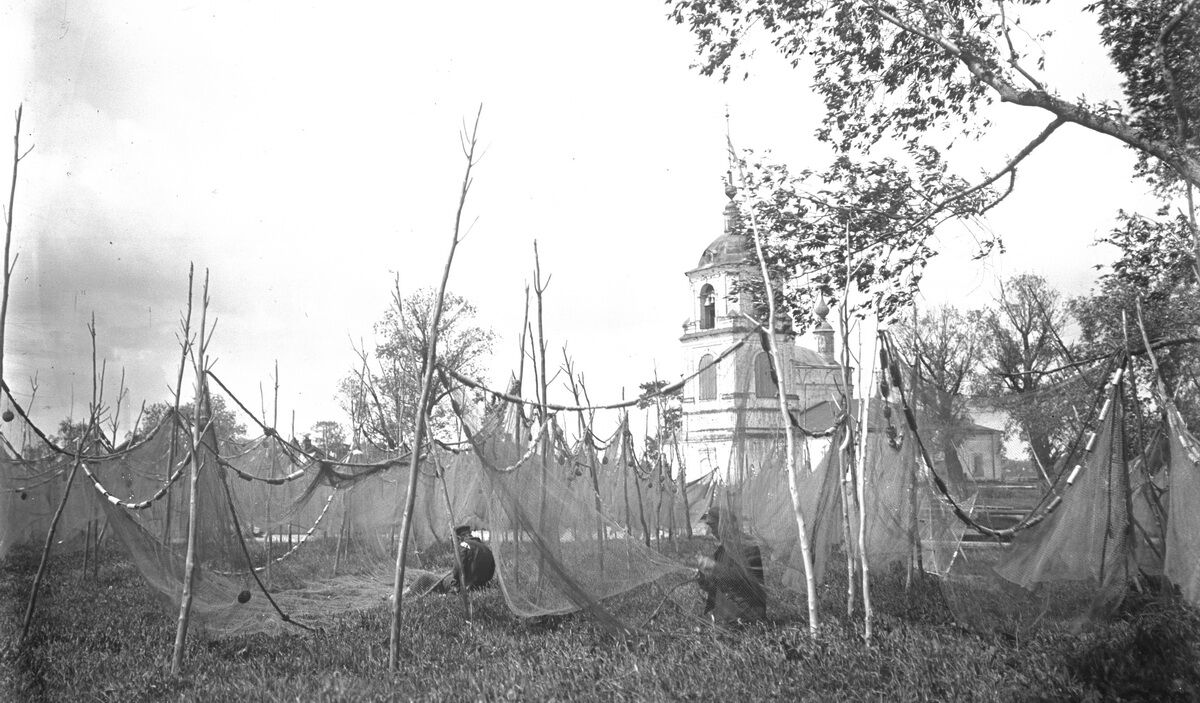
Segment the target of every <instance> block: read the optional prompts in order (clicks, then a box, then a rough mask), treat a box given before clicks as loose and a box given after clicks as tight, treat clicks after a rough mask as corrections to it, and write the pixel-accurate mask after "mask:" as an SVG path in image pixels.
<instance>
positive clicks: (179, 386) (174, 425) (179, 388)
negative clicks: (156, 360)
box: [163, 263, 196, 548]
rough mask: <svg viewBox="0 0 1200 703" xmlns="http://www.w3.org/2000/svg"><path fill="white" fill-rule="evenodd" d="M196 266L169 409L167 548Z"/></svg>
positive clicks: (192, 271) (190, 272)
mask: <svg viewBox="0 0 1200 703" xmlns="http://www.w3.org/2000/svg"><path fill="white" fill-rule="evenodd" d="M195 274H196V265H195V264H194V263H190V264H188V302H187V313H186V315H185V316H184V318H183V325H182V335H183V336H182V337H181V338H180V340H179V346H180V347H181V348H182V352H181V353H180V355H179V374H178V375H177V376H176V377H175V405H174V406H172V408H171V448H170V450H169V451H168V453H167V470H166V472H165V474H164V479H163V480H164V481H166V482H167V495H166V501H167V514H166V517H165V518H164V520H163V543H164V544H166V545H167V547H168V548H169V547H170V546H171V486H172V485H173V482H172V481H171V474H173V473H175V456H176V450H177V449H178V437H179V429H180V427H181V425H180V423H179V396H180V395H182V393H183V371H184V369H186V368H187V360H188V353H189V352H190V351H191V348H192V338H191V334H192V285H193V282H194V279H195Z"/></svg>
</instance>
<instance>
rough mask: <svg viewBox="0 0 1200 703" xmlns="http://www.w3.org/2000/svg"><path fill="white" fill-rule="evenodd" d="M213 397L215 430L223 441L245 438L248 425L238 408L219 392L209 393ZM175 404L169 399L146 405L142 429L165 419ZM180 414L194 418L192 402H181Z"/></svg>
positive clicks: (144, 430) (151, 426) (153, 425)
mask: <svg viewBox="0 0 1200 703" xmlns="http://www.w3.org/2000/svg"><path fill="white" fill-rule="evenodd" d="M209 397H210V398H211V399H212V414H213V430H214V431H215V432H216V433H217V437H218V438H220V440H221V441H223V442H230V441H237V440H240V439H245V437H246V425H245V424H244V423H243V422H242V420H241V418H240V417H239V412H240V411H238V410H237V409H235V408H232V407H230V406H229V405H228V403H227V402H226V400H225V396H223V395H221V394H219V393H212V394H210V395H209ZM174 406H175V404H174V403H172V402H168V401H162V402H158V403H154V404H153V405H148V406H146V412H145V413H143V414H142V422H141V431H142V432H146V431H149V430H151V429H154V428H155V427H158V425H159V423H161V422H162V421H163V419H164V418H165V417H167V415H168V414H170V412H171V410H172V409H173V408H174ZM179 414H180V415H181V416H183V417H184V418H187V419H188V421H189V422H190V421H191V418H192V403H191V402H190V401H189V402H187V403H181V404H180V405H179Z"/></svg>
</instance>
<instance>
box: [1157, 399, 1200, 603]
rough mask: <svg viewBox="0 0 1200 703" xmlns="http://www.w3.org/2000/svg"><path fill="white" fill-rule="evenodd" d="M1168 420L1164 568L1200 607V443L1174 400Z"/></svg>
mask: <svg viewBox="0 0 1200 703" xmlns="http://www.w3.org/2000/svg"><path fill="white" fill-rule="evenodd" d="M1167 421H1168V428H1169V433H1170V450H1169V451H1170V491H1169V492H1168V506H1167V515H1168V517H1169V519H1168V520H1167V530H1166V545H1165V547H1166V554H1165V564H1164V572H1165V574H1166V577H1167V579H1168V580H1169V581H1170V582H1171V584H1173V585H1174V587H1175V588H1177V589H1179V594H1180V596H1182V597H1183V599H1184V600H1185V601H1187V602H1188V603H1190V604H1191V605H1193V606H1196V607H1200V510H1197V509H1196V507H1197V506H1198V505H1200V444H1197V442H1196V438H1195V437H1194V436H1192V434H1191V433H1190V432H1188V429H1187V427H1186V426H1185V425H1184V423H1183V417H1182V416H1181V415H1180V414H1179V410H1178V409H1176V408H1175V405H1174V404H1171V403H1168V405H1167Z"/></svg>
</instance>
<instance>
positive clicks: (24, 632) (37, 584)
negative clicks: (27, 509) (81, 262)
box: [19, 313, 100, 643]
mask: <svg viewBox="0 0 1200 703" xmlns="http://www.w3.org/2000/svg"><path fill="white" fill-rule="evenodd" d="M88 333H89V334H90V335H91V337H92V403H91V406H90V417H89V418H88V424H87V429H85V430H84V432H83V434H82V435H80V437H79V441H78V442H76V444H75V461H74V462H72V463H71V472H70V473H69V474H68V475H67V485H66V488H64V489H63V495H62V499H61V500H60V501H59V502H58V508H57V509H56V510H55V511H54V517H53V518H51V519H50V529H48V530H46V543H45V545H43V546H42V558H41V560H40V561H39V562H38V570H37V573H36V574H35V575H34V577H33V586H32V587H31V588H30V589H29V602H28V603H27V604H26V606H25V620H24V622H23V623H22V624H21V639H20V640H19V642H20V643H24V642H25V638H26V637H27V636H28V635H29V626H30V625H31V624H32V623H33V611H34V608H36V607H37V596H38V590H39V589H40V588H41V585H42V577H44V576H45V575H46V566H47V564H48V562H49V560H50V547H51V545H53V544H54V535H55V533H56V532H57V531H58V522H59V520H61V519H62V515H63V512H64V511H65V510H66V508H67V499H68V498H70V497H71V486H72V485H74V483H75V474H76V473H78V472H79V465H80V464H81V463H83V447H84V444H85V443H86V442H87V440H88V438H89V437H91V436H92V432H93V431H98V430H99V428H100V421H99V417H100V400H99V398H100V396H99V393H98V392H97V390H96V314H95V313H92V322H91V324H89V325H88ZM47 498H49V496H47Z"/></svg>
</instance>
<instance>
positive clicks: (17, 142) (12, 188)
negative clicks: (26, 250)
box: [0, 104, 33, 379]
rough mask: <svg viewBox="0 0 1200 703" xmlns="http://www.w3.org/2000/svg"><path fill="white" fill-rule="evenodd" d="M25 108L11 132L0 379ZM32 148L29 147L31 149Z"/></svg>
mask: <svg viewBox="0 0 1200 703" xmlns="http://www.w3.org/2000/svg"><path fill="white" fill-rule="evenodd" d="M24 110H25V106H24V105H23V104H22V105H17V124H16V127H15V128H14V130H13V162H12V182H11V183H10V184H9V186H8V209H7V210H5V211H4V297H3V298H0V379H3V378H4V331H5V329H6V328H7V321H8V298H9V283H10V282H11V281H12V273H13V269H14V268H16V266H17V262H16V258H15V257H13V256H12V228H13V205H14V203H16V200H17V167H18V166H19V165H20V163H21V160H22V159H24V158H25V156H26V155H28V154H29V151H28V150H26V152H25V153H24V154H22V153H21V114H22V113H23V112H24ZM32 148H33V147H30V149H32Z"/></svg>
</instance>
